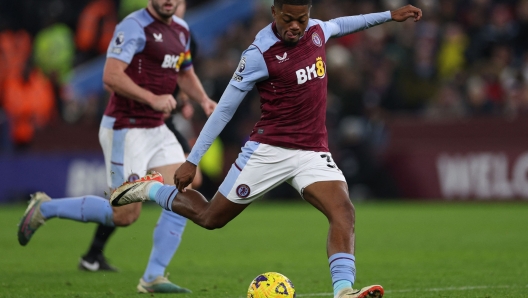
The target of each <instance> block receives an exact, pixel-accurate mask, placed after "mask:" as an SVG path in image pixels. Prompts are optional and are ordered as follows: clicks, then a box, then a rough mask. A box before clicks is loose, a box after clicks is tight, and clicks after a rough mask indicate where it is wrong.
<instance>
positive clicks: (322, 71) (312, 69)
mask: <svg viewBox="0 0 528 298" xmlns="http://www.w3.org/2000/svg"><path fill="white" fill-rule="evenodd" d="M295 74H296V75H297V84H299V85H302V84H304V83H306V82H308V81H310V80H312V79H315V78H319V79H323V78H324V77H325V76H326V65H325V63H324V61H323V58H321V57H317V59H315V63H314V64H312V65H311V66H306V68H301V69H299V70H297V71H295Z"/></svg>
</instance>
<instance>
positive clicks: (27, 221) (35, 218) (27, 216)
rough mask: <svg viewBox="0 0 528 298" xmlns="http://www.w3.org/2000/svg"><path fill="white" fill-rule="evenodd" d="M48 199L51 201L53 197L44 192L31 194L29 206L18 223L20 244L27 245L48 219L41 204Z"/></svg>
mask: <svg viewBox="0 0 528 298" xmlns="http://www.w3.org/2000/svg"><path fill="white" fill-rule="evenodd" d="M47 201H51V198H50V197H48V195H46V194H45V193H43V192H36V193H34V194H32V195H31V200H29V206H28V207H27V209H26V212H24V215H23V216H22V219H21V220H20V223H19V224H18V243H20V245H22V246H25V245H26V244H27V243H28V242H29V240H30V239H31V236H33V234H35V231H37V229H38V228H39V227H40V226H41V225H42V224H44V222H45V221H46V219H45V218H44V216H43V215H42V212H40V205H41V204H42V202H47Z"/></svg>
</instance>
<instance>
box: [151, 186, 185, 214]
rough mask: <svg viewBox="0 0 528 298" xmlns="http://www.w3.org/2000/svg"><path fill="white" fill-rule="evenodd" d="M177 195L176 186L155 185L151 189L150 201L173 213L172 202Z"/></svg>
mask: <svg viewBox="0 0 528 298" xmlns="http://www.w3.org/2000/svg"><path fill="white" fill-rule="evenodd" d="M177 194H178V189H177V188H176V186H174V185H163V184H161V183H155V184H153V185H152V186H151V187H150V190H149V199H150V200H151V201H155V202H156V203H158V205H160V206H161V207H162V208H163V209H165V210H169V211H172V201H174V198H175V197H176V195H177Z"/></svg>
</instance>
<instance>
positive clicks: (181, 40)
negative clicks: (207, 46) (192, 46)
mask: <svg viewBox="0 0 528 298" xmlns="http://www.w3.org/2000/svg"><path fill="white" fill-rule="evenodd" d="M180 42H181V44H182V45H183V46H186V45H187V38H185V34H184V33H183V32H180Z"/></svg>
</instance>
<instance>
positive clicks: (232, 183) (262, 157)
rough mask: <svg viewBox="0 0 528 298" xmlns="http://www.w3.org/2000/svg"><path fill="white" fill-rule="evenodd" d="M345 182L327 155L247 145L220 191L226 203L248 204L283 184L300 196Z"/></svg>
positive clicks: (265, 145) (259, 144)
mask: <svg viewBox="0 0 528 298" xmlns="http://www.w3.org/2000/svg"><path fill="white" fill-rule="evenodd" d="M320 181H345V182H346V180H345V177H344V176H343V173H342V172H341V170H339V168H338V167H337V166H336V164H335V163H334V161H333V160H332V155H331V154H330V153H329V152H314V151H306V150H299V149H287V148H282V147H276V146H271V145H267V144H262V143H258V142H253V141H248V142H247V143H246V145H245V146H244V147H243V148H242V152H241V153H240V154H239V155H238V158H237V160H236V161H235V163H234V164H233V165H232V166H231V169H230V170H229V173H228V174H227V177H226V178H225V180H224V182H222V185H220V188H219V191H220V193H221V194H223V195H224V196H225V197H226V198H227V199H228V200H230V201H232V202H234V203H238V204H249V203H251V202H252V201H254V200H255V199H257V198H259V197H260V196H262V195H264V194H265V193H266V192H268V191H269V190H271V189H273V188H275V187H276V186H278V185H279V184H281V183H283V182H288V183H289V184H291V185H292V186H293V187H294V188H295V189H296V190H297V191H298V192H299V193H300V194H301V196H302V193H303V190H304V188H305V187H307V186H308V185H310V184H313V183H315V182H320Z"/></svg>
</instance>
